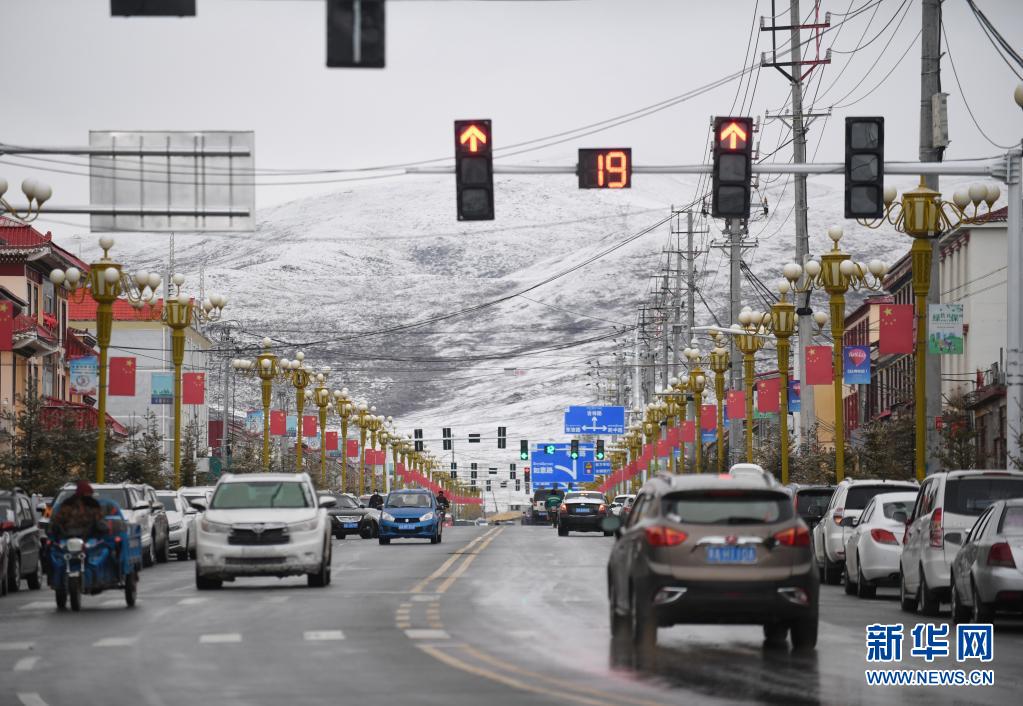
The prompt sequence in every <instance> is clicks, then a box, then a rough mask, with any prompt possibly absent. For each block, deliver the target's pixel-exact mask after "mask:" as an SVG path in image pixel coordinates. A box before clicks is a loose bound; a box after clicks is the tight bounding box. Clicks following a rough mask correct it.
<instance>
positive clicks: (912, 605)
mask: <svg viewBox="0 0 1023 706" xmlns="http://www.w3.org/2000/svg"><path fill="white" fill-rule="evenodd" d="M1020 497H1023V473H1020V472H1019V471H945V472H943V473H935V474H933V475H930V476H927V478H926V479H925V480H924V483H923V485H922V486H920V494H919V495H918V496H917V499H916V504H915V505H914V506H913V512H912V514H910V516H909V520H908V521H907V522H906V532H905V536H904V537H903V540H902V558H901V560H900V561H899V571H900V572H901V574H902V581H901V586H900V596H901V599H902V609H903V610H905V611H910V612H912V611H914V610H917V609H918V608H919V610H920V612H921V613H923V614H924V615H937V613H938V608H939V607H940V603H941V601H948V600H949V598H950V595H949V589H950V586H951V575H952V560H953V559H955V556H956V554H957V553H958V552H959V549H960V547H961V546H962V543H963V537H964V536H965V535H966V533H967V531H969V529H970V527H972V526H973V524H974V522H976V521H977V518H978V517H980V516H981V514H983V512H984V510H986V509H987V507H988V506H989V505H991V503H993V502H996V501H998V500H1003V499H1007V498H1020Z"/></svg>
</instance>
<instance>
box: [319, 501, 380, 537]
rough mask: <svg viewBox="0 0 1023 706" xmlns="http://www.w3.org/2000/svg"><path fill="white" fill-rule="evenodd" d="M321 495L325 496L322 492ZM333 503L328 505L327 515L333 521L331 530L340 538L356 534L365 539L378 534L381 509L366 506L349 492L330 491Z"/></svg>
mask: <svg viewBox="0 0 1023 706" xmlns="http://www.w3.org/2000/svg"><path fill="white" fill-rule="evenodd" d="M320 497H325V495H324V493H320ZM326 497H330V498H331V499H332V500H333V501H334V503H333V505H330V504H328V505H326V506H325V507H326V509H327V515H328V516H329V517H330V521H331V532H332V533H333V535H334V536H335V537H337V538H338V539H344V538H345V537H347V536H348V535H350V534H355V535H358V536H360V537H362V538H363V539H373V538H375V537H376V536H377V535H378V534H379V531H378V527H379V525H378V522H379V518H380V511H379V510H374V509H372V508H368V507H365V506H364V505H362V504H360V503H359V501H358V500H356V498H355V496H353V495H348V494H347V493H337V494H335V493H330V494H327V495H326Z"/></svg>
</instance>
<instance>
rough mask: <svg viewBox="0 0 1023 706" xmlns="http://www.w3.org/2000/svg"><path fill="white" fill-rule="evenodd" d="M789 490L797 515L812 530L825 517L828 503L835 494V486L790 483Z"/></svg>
mask: <svg viewBox="0 0 1023 706" xmlns="http://www.w3.org/2000/svg"><path fill="white" fill-rule="evenodd" d="M788 488H789V490H790V491H791V492H792V502H793V503H794V504H795V507H796V514H797V515H799V516H800V517H801V518H802V520H803V522H805V523H806V526H807V527H809V528H810V529H811V530H812V529H813V528H814V527H816V526H817V523H818V522H820V521H821V518H822V517H824V513H825V511H827V509H828V503H830V502H831V496H832V495H834V494H835V486H833V485H800V484H798V483H790V484H789V485H788Z"/></svg>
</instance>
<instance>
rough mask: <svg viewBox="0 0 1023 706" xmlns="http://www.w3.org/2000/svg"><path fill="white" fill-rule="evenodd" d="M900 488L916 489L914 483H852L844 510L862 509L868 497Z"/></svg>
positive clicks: (896, 490)
mask: <svg viewBox="0 0 1023 706" xmlns="http://www.w3.org/2000/svg"><path fill="white" fill-rule="evenodd" d="M900 490H906V491H912V490H917V487H916V486H915V485H894V484H891V483H889V484H888V485H854V486H852V487H851V488H849V492H848V494H846V496H845V509H846V510H862V509H863V508H865V507H866V506H867V503H869V502H870V499H871V498H872V497H874V496H875V495H878V494H880V493H895V492H898V491H900ZM978 514H980V513H978Z"/></svg>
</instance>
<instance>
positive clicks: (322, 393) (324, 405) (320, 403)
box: [313, 366, 331, 488]
mask: <svg viewBox="0 0 1023 706" xmlns="http://www.w3.org/2000/svg"><path fill="white" fill-rule="evenodd" d="M329 376H330V368H329V367H327V366H324V367H323V368H322V370H321V371H320V372H318V373H316V387H314V388H313V402H315V403H316V407H317V409H318V410H319V413H320V414H319V417H320V485H321V486H322V487H324V488H326V487H327V413H328V412H329V411H330V408H331V403H330V400H331V394H330V388H329V387H327V378H328V377H329Z"/></svg>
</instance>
